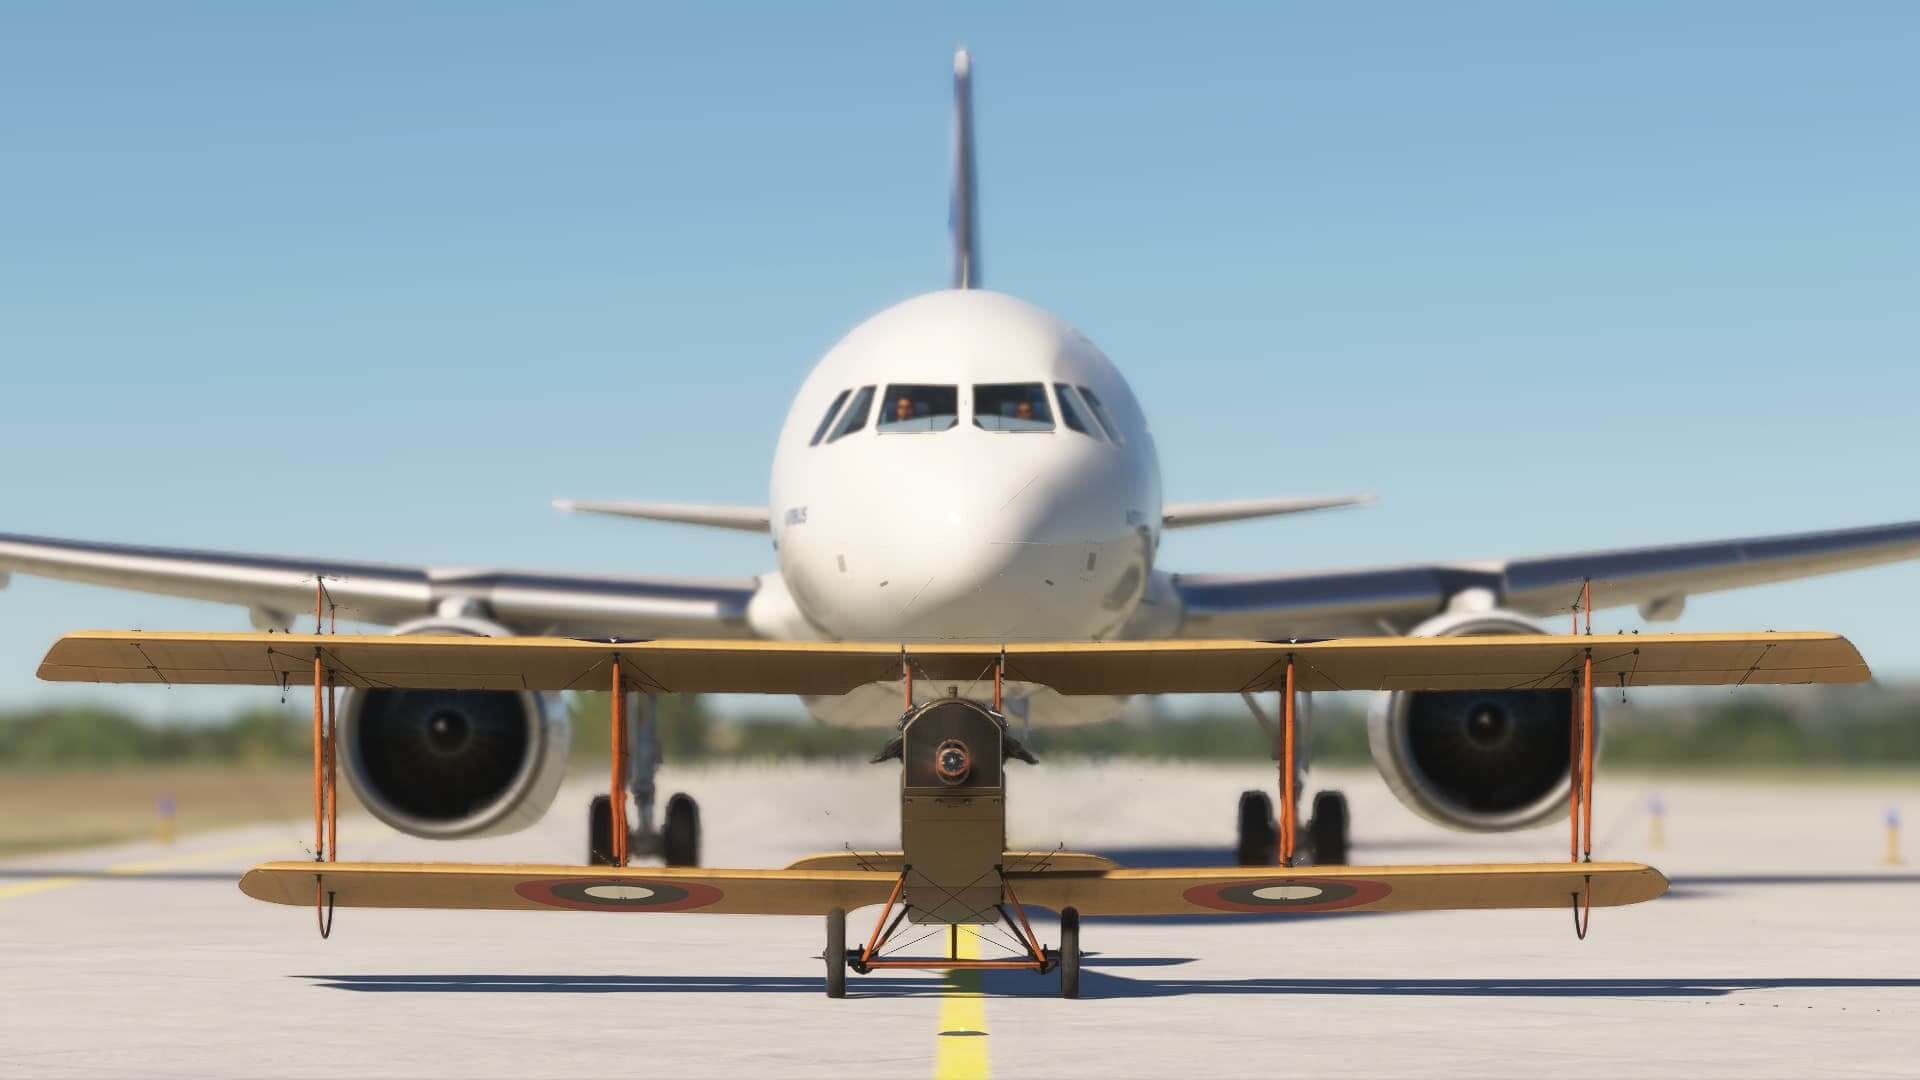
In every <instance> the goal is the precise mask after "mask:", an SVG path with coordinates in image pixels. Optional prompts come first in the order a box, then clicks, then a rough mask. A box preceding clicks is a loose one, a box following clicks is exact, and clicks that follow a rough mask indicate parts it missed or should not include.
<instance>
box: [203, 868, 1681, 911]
mask: <svg viewBox="0 0 1920 1080" xmlns="http://www.w3.org/2000/svg"><path fill="white" fill-rule="evenodd" d="M1087 858H1088V857H1084V856H1083V857H1082V858H1081V859H1079V860H1072V861H1069V862H1068V863H1066V864H1065V865H1066V866H1068V867H1071V868H1064V869H1046V870H1035V871H1015V872H1010V873H1008V874H1007V883H1008V885H1009V886H1010V887H1011V888H1012V889H1013V890H1014V892H1015V893H1016V895H1017V896H1018V898H1019V900H1020V901H1021V902H1022V903H1024V904H1026V905H1028V906H1033V907H1043V908H1051V909H1053V910H1056V911H1058V910H1063V909H1065V908H1069V907H1071V908H1075V909H1077V910H1078V911H1079V912H1080V913H1081V914H1083V915H1311V914H1324V913H1329V912H1351V911H1445V910H1459V909H1474V908H1481V909H1494V908H1543V907H1564V906H1566V905H1567V903H1568V902H1569V899H1570V898H1583V897H1585V896H1587V895H1590V896H1591V903H1592V904H1593V905H1594V906H1596V907H1611V906H1617V905H1622V904H1637V903H1640V902H1642V901H1646V900H1652V899H1654V898H1655V897H1657V896H1659V895H1660V894H1662V893H1664V892H1666V891H1667V879H1666V878H1665V877H1663V876H1661V874H1660V872H1659V871H1658V870H1655V869H1653V868H1652V867H1649V866H1642V865H1640V864H1638V863H1615V862H1596V863H1506V864H1499V863H1493V864H1474V865H1460V866H1330V867H1311V866H1309V867H1294V868H1291V869H1280V868H1275V869H1271V870H1262V869H1255V868H1250V867H1204V868H1194V869H1151V870H1129V869H1119V868H1115V869H1079V868H1078V867H1083V866H1088V865H1090V864H1089V863H1088V862H1087V861H1086V860H1087ZM899 880H900V876H899V874H898V873H897V872H888V871H886V870H817V869H785V870H704V869H696V868H689V867H587V868H583V867H578V866H533V865H529V866H499V865H483V864H463V863H350V862H335V863H312V862H274V863H265V864H262V865H260V866H256V867H254V868H253V869H252V870H249V871H248V872H247V874H246V876H245V877H243V878H241V879H240V889H241V891H242V892H245V893H246V894H247V895H248V896H251V897H253V898H254V899H256V900H266V901H270V902H273V903H279V904H296V905H301V906H307V905H311V904H313V903H314V901H315V899H316V885H317V886H318V888H319V890H320V891H321V892H322V893H324V894H326V896H327V898H328V899H329V900H331V902H332V904H333V905H335V906H338V907H383V908H463V909H490V910H517V911H614V912H704V913H709V914H734V915H825V914H826V913H827V912H829V911H831V910H833V909H834V908H839V909H841V910H843V911H850V910H852V909H854V908H860V907H868V906H872V905H878V904H882V903H885V902H886V901H887V899H888V897H889V894H890V893H891V892H892V890H893V887H894V885H895V883H896V882H898V881H899ZM1589 890H1590V892H1589Z"/></svg>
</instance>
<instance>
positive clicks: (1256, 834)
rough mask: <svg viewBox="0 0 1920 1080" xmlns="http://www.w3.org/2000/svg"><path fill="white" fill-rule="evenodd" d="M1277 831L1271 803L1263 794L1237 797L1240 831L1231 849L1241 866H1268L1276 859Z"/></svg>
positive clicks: (1278, 831)
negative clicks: (1238, 800) (1238, 799)
mask: <svg viewBox="0 0 1920 1080" xmlns="http://www.w3.org/2000/svg"><path fill="white" fill-rule="evenodd" d="M1279 847H1280V827H1279V826H1278V825H1275V824H1274V821H1273V800H1272V799H1271V798H1269V797H1268V796H1267V793H1266V792H1264V791H1243V792H1241V793H1240V829H1239V837H1238V840H1237V841H1236V844H1235V847H1234V854H1235V859H1236V861H1238V862H1239V864H1240V865H1241V866H1271V865H1273V861H1274V859H1276V858H1278V854H1277V852H1278V849H1279Z"/></svg>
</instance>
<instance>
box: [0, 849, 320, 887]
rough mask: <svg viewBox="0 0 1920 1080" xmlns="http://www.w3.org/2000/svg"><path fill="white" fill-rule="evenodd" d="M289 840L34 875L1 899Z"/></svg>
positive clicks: (172, 866)
mask: <svg viewBox="0 0 1920 1080" xmlns="http://www.w3.org/2000/svg"><path fill="white" fill-rule="evenodd" d="M286 849H287V841H285V840H270V841H269V840H255V841H252V842H250V843H245V844H233V845H231V846H228V847H223V848H213V849H211V850H208V851H195V852H191V853H189V854H186V855H170V856H168V857H166V858H163V859H143V860H141V861H139V862H129V863H120V864H118V865H116V866H109V867H107V868H106V869H104V870H89V871H87V872H86V873H85V875H84V876H79V875H72V874H66V875H57V876H53V877H43V878H34V879H33V880H32V881H21V882H16V883H14V884H12V885H0V900H10V899H13V898H15V897H20V896H32V895H33V894H34V893H43V892H50V891H52V890H54V889H65V888H70V887H72V886H74V885H85V884H86V883H87V882H89V881H97V880H98V879H99V878H100V876H101V875H106V876H109V877H139V876H141V875H142V874H152V873H156V872H158V871H161V870H174V869H178V868H180V867H183V866H200V865H205V864H206V863H215V862H220V861H222V860H225V859H231V858H235V857H237V856H242V855H259V854H263V853H266V852H270V851H285V850H286Z"/></svg>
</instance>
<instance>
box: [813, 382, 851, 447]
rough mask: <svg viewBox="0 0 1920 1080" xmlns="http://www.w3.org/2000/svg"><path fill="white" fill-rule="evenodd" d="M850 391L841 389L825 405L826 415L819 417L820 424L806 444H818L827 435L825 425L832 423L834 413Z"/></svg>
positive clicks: (838, 409)
mask: <svg viewBox="0 0 1920 1080" xmlns="http://www.w3.org/2000/svg"><path fill="white" fill-rule="evenodd" d="M851 393H853V391H851V390H842V391H840V392H839V393H838V394H835V395H834V398H833V404H831V405H829V406H827V415H825V416H823V417H821V418H820V426H819V427H817V428H814V429H813V438H812V439H810V440H808V442H807V445H808V446H819V445H820V440H821V439H824V438H826V437H827V425H829V424H831V423H833V417H834V414H835V413H838V412H839V411H840V405H841V403H842V402H844V401H846V400H847V395H848V394H851Z"/></svg>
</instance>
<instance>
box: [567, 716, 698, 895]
mask: <svg viewBox="0 0 1920 1080" xmlns="http://www.w3.org/2000/svg"><path fill="white" fill-rule="evenodd" d="M638 697H639V698H640V705H639V707H638V708H635V709H631V710H629V711H628V713H627V715H628V717H629V718H630V719H629V720H628V721H627V725H628V736H627V738H628V742H629V744H630V745H631V746H632V747H633V752H632V754H631V755H630V757H629V764H628V769H627V785H626V786H627V790H628V791H629V792H631V793H632V795H633V802H634V806H635V807H636V808H637V809H638V810H639V814H638V816H637V819H636V820H635V822H634V827H633V829H632V830H631V833H630V835H629V838H628V841H627V850H628V851H629V853H631V854H634V855H658V856H660V857H661V858H662V859H663V860H664V861H665V862H666V864H667V865H668V866H699V865H700V806H699V804H698V803H696V802H694V801H693V798H692V797H691V796H689V795H685V794H680V793H676V794H675V795H674V796H673V797H672V798H670V799H668V800H667V812H666V815H665V817H664V819H663V820H662V821H661V823H660V825H659V827H658V828H656V827H655V826H654V815H653V801H654V786H653V782H654V775H655V774H656V773H657V772H658V771H659V769H660V741H659V738H658V737H657V734H656V731H655V728H654V724H653V714H654V708H655V704H656V703H655V701H654V698H653V695H652V694H641V695H638ZM587 862H588V863H589V864H591V865H594V866H612V865H613V863H614V858H613V800H612V798H611V796H608V795H595V796H594V797H593V801H592V802H590V803H588V804H587Z"/></svg>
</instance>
